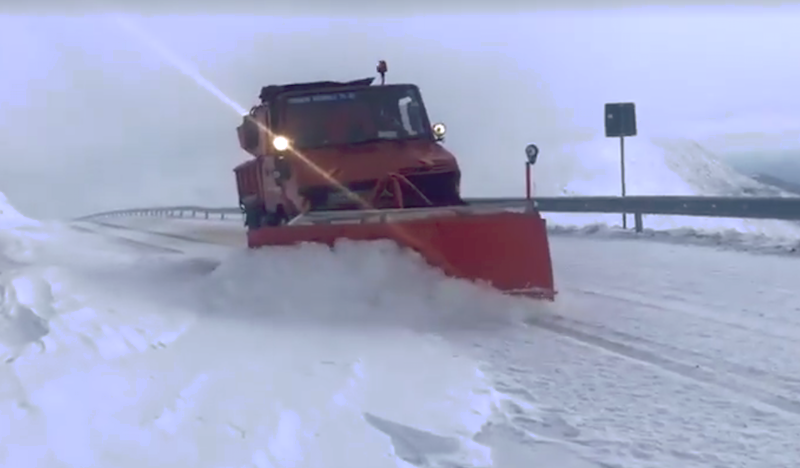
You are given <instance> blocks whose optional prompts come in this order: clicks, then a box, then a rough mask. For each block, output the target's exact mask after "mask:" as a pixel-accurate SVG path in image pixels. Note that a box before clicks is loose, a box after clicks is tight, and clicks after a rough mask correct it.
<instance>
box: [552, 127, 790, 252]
mask: <svg viewBox="0 0 800 468" xmlns="http://www.w3.org/2000/svg"><path fill="white" fill-rule="evenodd" d="M625 149H626V151H625V157H626V166H625V169H626V188H627V194H628V195H690V196H692V195H694V196H703V195H707V196H731V197H746V196H767V197H776V196H777V197H788V196H792V195H791V194H789V193H787V192H784V191H782V190H780V189H778V188H775V187H772V186H768V185H765V184H762V183H760V182H757V181H755V180H753V179H751V178H749V177H746V176H744V175H741V174H739V173H738V172H736V171H734V170H733V169H731V168H730V167H728V166H726V165H725V164H724V163H722V162H720V161H719V160H718V159H717V158H716V157H715V156H714V155H713V154H712V153H711V152H709V151H707V150H706V149H705V148H703V147H702V146H700V145H699V144H698V143H696V142H694V141H690V140H677V139H647V138H644V137H636V138H629V139H627V140H626V143H625ZM567 151H569V152H571V153H573V157H575V156H574V155H577V157H578V158H579V159H580V160H581V161H582V162H583V164H584V167H583V168H582V170H581V172H579V173H577V174H576V177H575V178H574V179H573V180H572V181H571V182H569V183H568V184H566V185H565V186H564V188H563V189H562V194H563V195H575V196H581V195H585V196H599V195H619V193H620V173H619V171H620V168H619V144H618V142H617V141H616V140H608V139H604V140H596V141H591V142H586V143H581V144H577V145H573V146H572V147H570V148H567ZM546 217H547V219H548V220H549V221H550V222H551V225H555V226H559V227H560V228H561V229H562V230H563V229H564V228H568V229H570V230H571V231H573V232H579V231H580V232H589V231H591V232H596V231H598V229H597V226H601V225H604V226H607V227H617V226H621V224H622V217H621V215H619V214H608V215H605V214H569V213H547V214H546ZM632 222H633V220H632V217H631V218H629V220H628V224H629V225H632ZM644 225H645V227H646V228H649V229H652V230H669V231H670V232H671V234H670V235H671V236H673V237H674V236H676V235H678V233H684V234H686V235H689V236H693V237H697V236H699V237H703V236H709V235H710V236H716V237H717V238H721V237H725V238H734V237H736V236H735V235H733V233H734V232H738V233H743V234H748V235H750V236H756V237H758V236H765V237H767V238H774V239H775V242H777V243H778V244H785V243H787V242H790V241H791V240H793V239H797V238H798V237H800V227H799V226H798V225H797V223H792V222H785V221H773V220H743V219H727V218H698V217H689V216H646V217H645V220H644ZM601 230H602V229H601ZM740 239H744V237H740Z"/></svg>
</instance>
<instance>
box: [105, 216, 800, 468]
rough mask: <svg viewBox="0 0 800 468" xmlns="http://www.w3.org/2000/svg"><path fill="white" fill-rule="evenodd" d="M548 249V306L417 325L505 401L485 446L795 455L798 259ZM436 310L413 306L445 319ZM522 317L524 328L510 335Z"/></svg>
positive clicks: (798, 432)
mask: <svg viewBox="0 0 800 468" xmlns="http://www.w3.org/2000/svg"><path fill="white" fill-rule="evenodd" d="M114 223H116V224H119V225H123V226H125V227H126V228H128V229H111V228H108V227H103V228H102V229H108V231H106V232H112V231H113V232H114V235H117V236H123V237H124V236H127V237H137V236H142V233H141V232H137V231H132V230H130V229H129V228H134V229H146V230H150V231H154V232H160V233H162V234H168V235H167V236H159V235H155V236H153V235H152V234H144V236H151V237H150V238H149V242H152V243H156V244H159V245H166V244H164V243H169V242H173V241H174V240H177V238H176V237H174V236H175V235H177V236H186V237H191V238H193V239H196V240H209V241H212V242H225V243H229V244H232V245H234V244H236V243H237V242H238V243H241V242H242V240H241V236H237V235H236V234H231V233H238V231H239V228H238V224H237V223H235V222H227V221H223V222H212V223H210V224H209V223H208V222H206V221H188V220H143V219H130V220H115V221H114ZM145 240H148V239H145ZM190 243H191V242H190ZM185 248H187V249H191V248H192V247H188V246H187V247H185ZM552 249H553V256H554V258H555V259H557V260H556V275H557V281H558V285H559V289H560V295H559V300H558V301H557V302H556V303H555V304H548V305H542V304H530V303H524V302H522V301H516V300H508V299H505V298H500V297H493V298H486V297H483V298H481V300H480V301H479V306H478V307H477V308H478V309H482V310H484V311H486V310H491V311H493V312H492V313H495V314H498V317H500V316H502V317H503V320H500V321H498V322H494V323H490V324H487V323H479V324H476V323H474V320H476V317H477V314H478V312H477V310H476V306H475V304H471V303H470V302H469V301H462V302H458V303H452V302H451V303H449V304H442V305H443V306H445V307H448V308H449V312H448V313H447V314H446V315H448V316H447V323H446V324H444V323H442V322H441V319H442V316H441V315H439V316H438V318H437V320H431V321H426V322H424V325H425V326H427V327H428V331H431V330H435V332H436V334H437V335H439V336H443V337H444V338H445V339H446V341H447V342H448V343H450V344H451V345H456V346H457V347H458V348H459V349H462V350H467V351H466V354H467V355H469V356H470V357H471V358H473V359H474V360H476V361H478V362H479V363H480V368H481V369H482V371H483V372H484V375H486V379H487V384H486V385H489V386H491V387H492V388H494V389H495V391H498V392H500V393H502V394H506V395H509V397H508V398H507V399H505V400H503V401H501V402H499V403H498V402H495V404H497V405H498V406H499V408H498V411H495V413H494V414H493V416H492V418H494V419H493V420H494V422H495V423H496V424H495V425H494V426H493V427H492V429H491V430H486V428H484V433H483V437H489V435H488V434H491V433H492V431H494V432H496V433H497V434H500V433H503V434H504V435H503V437H500V436H497V437H496V439H495V440H496V441H506V442H508V441H509V440H516V443H517V444H521V445H528V446H530V447H533V445H531V444H532V439H530V436H531V435H535V436H537V437H539V438H544V439H546V440H548V444H551V445H548V447H553V445H552V444H553V442H554V441H559V445H558V446H559V447H567V448H569V450H570V451H571V452H572V453H576V454H580V455H581V456H582V457H584V458H585V459H589V460H593V461H594V462H595V463H599V464H605V465H607V466H624V467H659V468H660V467H674V466H682V467H709V466H726V467H777V466H790V465H791V464H792V462H791V460H797V459H800V442H797V441H798V440H800V401H798V400H799V399H798V397H797V395H798V392H799V391H800V378H798V377H797V376H799V375H800V359H798V357H800V318H798V317H800V316H799V315H798V313H800V290H798V289H797V286H796V285H797V281H796V274H797V272H798V271H800V269H799V267H798V264H797V259H795V258H791V257H787V256H779V255H755V254H746V253H740V252H732V251H721V250H717V249H713V248H709V247H698V246H685V245H684V246H682V245H676V244H674V243H661V242H656V241H649V240H620V239H608V238H603V237H591V236H589V237H585V236H581V237H577V236H553V238H552ZM293 260H299V259H298V258H297V257H294V258H293ZM363 266H364V265H352V267H353V268H354V269H355V270H360V269H362V267H363ZM320 267H321V265H319V264H318V265H316V268H314V269H318V268H320ZM322 270H323V273H327V272H328V271H326V270H325V268H324V267H323V268H322ZM306 274H312V271H311V269H309V271H308V273H306ZM358 277H359V280H360V281H363V278H364V277H363V275H358ZM264 279H266V278H265V277H264V276H261V277H260V278H258V279H255V280H251V281H252V282H253V284H257V283H259V282H261V280H264ZM242 282H244V283H246V282H247V280H243V281H242ZM268 283H269V282H268V281H267V282H266V284H268ZM262 284H263V283H262ZM376 286H379V285H376ZM417 287H419V285H414V288H417ZM409 288H410V287H409ZM401 290H402V288H401ZM465 291H466V290H465ZM465 291H462V293H464V292H465ZM273 292H274V289H272V288H269V289H267V291H264V292H262V293H261V294H264V293H266V294H271V293H273ZM413 292H417V293H418V292H419V291H417V290H415V289H414V290H412V289H409V290H407V291H403V292H401V294H406V293H413ZM323 294H324V295H325V297H328V295H331V294H334V293H332V292H331V291H326V292H324V293H323ZM376 294H377V295H378V296H379V297H380V296H382V295H384V294H381V293H376ZM262 297H264V296H262ZM474 299H475V298H474V297H473V299H471V300H474ZM450 300H451V301H452V298H450ZM430 307H431V306H430V302H428V304H422V303H421V301H420V303H418V304H416V305H415V308H416V309H417V310H420V309H421V310H422V311H423V312H429V313H432V314H436V313H437V312H438V313H439V314H441V312H440V311H432V310H428V309H430ZM378 308H379V309H380V308H381V307H380V306H378ZM459 313H463V314H464V317H462V319H461V320H455V319H454V315H457V314H459ZM410 315H414V316H415V317H414V319H413V320H412V321H411V322H409V323H412V324H413V325H415V326H417V325H419V324H420V317H419V316H418V315H417V314H414V313H411V314H410ZM384 318H385V317H384ZM518 318H522V322H523V323H524V326H520V325H518V324H517V325H514V324H512V322H513V321H514V320H515V319H518ZM505 319H508V321H505ZM398 322H403V320H402V319H399V320H398ZM434 322H436V323H435V324H434ZM500 322H502V324H501V323H500ZM433 325H435V327H433ZM443 325H447V326H443ZM459 325H460V326H459ZM465 325H466V326H465ZM417 329H418V330H419V327H417ZM526 405H530V406H526ZM512 433H513V434H517V436H518V438H517V439H514V437H513V436H511V435H510V434H512ZM523 434H527V435H523ZM495 443H500V444H501V445H502V442H495ZM539 448H541V447H539ZM531 450H532V451H533V452H532V453H542V452H536V450H535V449H531ZM512 465H513V464H512ZM513 466H519V465H513ZM550 466H562V465H559V464H553V465H550Z"/></svg>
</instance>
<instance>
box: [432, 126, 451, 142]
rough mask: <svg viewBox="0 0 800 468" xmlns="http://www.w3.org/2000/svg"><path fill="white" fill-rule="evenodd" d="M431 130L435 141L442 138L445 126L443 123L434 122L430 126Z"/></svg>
mask: <svg viewBox="0 0 800 468" xmlns="http://www.w3.org/2000/svg"><path fill="white" fill-rule="evenodd" d="M431 130H432V131H433V137H434V138H436V141H442V140H444V134H445V133H447V127H445V126H444V124H443V123H441V122H439V123H435V124H433V125H432V126H431Z"/></svg>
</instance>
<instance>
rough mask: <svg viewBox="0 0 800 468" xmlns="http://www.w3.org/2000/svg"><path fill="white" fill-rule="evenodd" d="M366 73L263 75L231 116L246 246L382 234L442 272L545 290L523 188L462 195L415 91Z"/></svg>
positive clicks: (546, 279) (529, 292)
mask: <svg viewBox="0 0 800 468" xmlns="http://www.w3.org/2000/svg"><path fill="white" fill-rule="evenodd" d="M386 71H387V66H386V62H384V61H380V62H379V64H378V67H377V72H378V74H379V75H380V83H379V84H374V82H375V79H376V78H377V77H370V78H365V79H359V80H354V81H348V82H334V81H318V82H309V83H293V84H284V85H270V86H264V87H263V88H262V89H261V93H260V95H259V98H260V103H259V104H257V105H255V106H254V107H253V108H252V109H251V110H250V112H249V113H248V114H247V115H244V116H243V119H242V123H241V125H239V126H238V127H237V133H238V137H239V144H240V146H241V148H242V149H244V150H245V151H246V152H247V153H249V154H250V155H251V156H252V158H250V159H248V160H247V161H246V162H244V163H242V164H240V165H238V166H237V167H236V168H235V169H234V173H235V176H236V183H237V189H238V194H239V206H240V208H241V210H242V213H243V214H244V223H245V226H246V228H247V243H248V246H249V247H250V248H259V247H263V246H278V245H292V244H299V243H306V242H313V243H323V244H327V245H329V246H331V247H333V245H334V244H335V242H336V241H337V240H338V239H350V240H355V241H362V240H363V241H370V240H379V239H391V240H393V241H395V242H397V243H398V244H400V245H401V246H404V247H407V248H410V249H413V250H414V251H416V252H418V253H419V254H420V255H421V256H422V257H423V258H425V259H426V260H427V262H428V263H430V264H431V265H433V266H434V267H438V268H441V269H442V270H443V271H444V273H445V274H447V275H449V276H453V277H458V278H464V279H469V280H473V281H476V282H480V283H485V284H488V285H490V286H491V287H494V288H496V289H499V290H500V291H502V292H504V293H508V294H516V295H525V296H531V297H535V298H542V299H548V300H552V299H553V298H554V297H555V289H554V285H553V271H552V265H551V259H550V248H549V243H548V239H547V229H546V225H545V220H544V219H543V218H542V217H541V215H540V214H539V212H538V211H537V209H536V206H535V203H534V201H533V199H532V198H531V195H530V168H531V165H533V164H534V163H535V160H536V157H537V154H538V149H537V148H536V146H535V145H529V146H528V147H527V148H526V154H527V156H528V160H527V161H526V168H527V184H528V186H527V188H528V190H527V197H526V198H522V197H520V198H519V199H472V200H470V199H464V198H462V197H461V193H460V192H461V191H460V184H461V171H460V169H459V166H458V162H457V161H456V158H455V156H454V155H453V154H452V153H450V152H449V151H448V150H447V149H445V147H444V146H443V145H442V143H443V141H444V136H445V130H446V128H445V126H444V124H442V123H435V124H431V122H430V120H429V118H428V114H427V111H426V109H425V105H424V103H423V100H422V96H421V94H420V90H419V88H418V87H417V86H416V85H413V84H386V81H385V75H386Z"/></svg>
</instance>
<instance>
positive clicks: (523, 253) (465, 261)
mask: <svg viewBox="0 0 800 468" xmlns="http://www.w3.org/2000/svg"><path fill="white" fill-rule="evenodd" d="M338 239H350V240H355V241H371V240H380V239H391V240H393V241H395V242H397V243H398V244H399V245H401V246H404V247H408V248H410V249H413V250H415V251H417V252H418V253H420V254H421V255H422V256H423V257H424V258H425V259H426V260H427V262H428V263H429V264H431V265H433V266H435V267H438V268H441V269H442V270H443V271H444V272H445V274H447V275H449V276H452V277H456V278H464V279H469V280H473V281H478V282H485V283H488V284H490V285H491V286H493V287H494V288H496V289H499V290H500V291H502V292H505V293H508V294H517V295H525V296H531V297H536V298H543V299H549V300H552V299H553V298H554V297H555V288H554V284H553V269H552V263H551V259H550V246H549V242H548V239H547V229H546V225H545V220H544V219H542V218H541V217H540V216H539V214H538V213H513V212H500V213H491V214H479V215H471V216H445V217H430V218H423V219H411V220H403V221H397V222H383V223H363V224H361V223H344V224H335V223H332V224H309V225H290V226H283V227H278V228H269V227H267V228H262V229H258V230H256V231H252V232H250V233H249V234H248V246H249V247H251V248H256V247H263V246H278V245H292V244H299V243H304V242H313V243H322V244H327V245H329V246H333V245H334V243H335V242H336V241H337V240H338Z"/></svg>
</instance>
